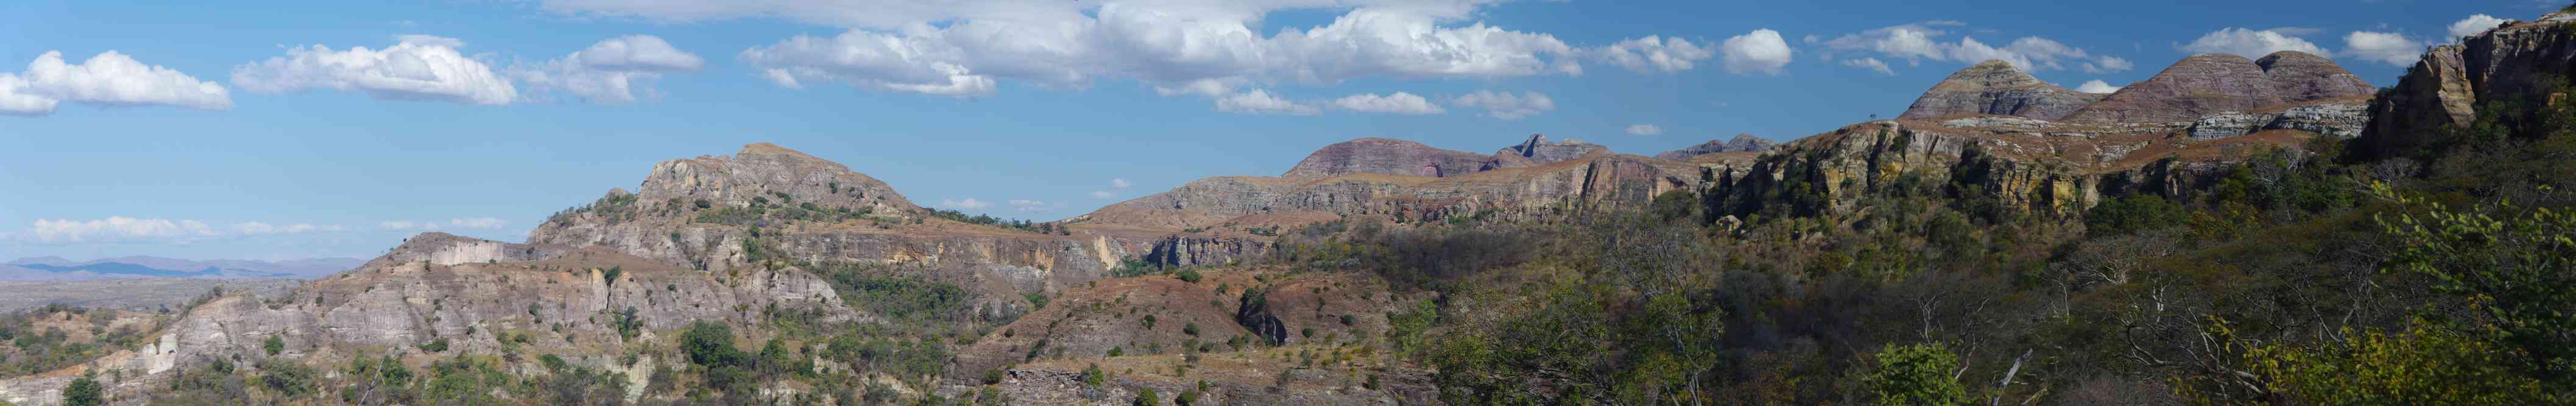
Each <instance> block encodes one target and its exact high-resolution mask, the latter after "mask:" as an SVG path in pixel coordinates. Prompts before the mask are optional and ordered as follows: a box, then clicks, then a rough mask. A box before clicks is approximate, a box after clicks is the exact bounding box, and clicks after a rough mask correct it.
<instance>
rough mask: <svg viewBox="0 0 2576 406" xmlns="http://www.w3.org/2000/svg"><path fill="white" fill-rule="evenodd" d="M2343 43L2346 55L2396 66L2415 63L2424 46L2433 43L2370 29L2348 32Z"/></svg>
mask: <svg viewBox="0 0 2576 406" xmlns="http://www.w3.org/2000/svg"><path fill="white" fill-rule="evenodd" d="M2343 44H2344V49H2343V55H2344V56H2345V57H2350V58H2360V59H2361V60H2364V61H2371V62H2379V63H2385V64H2389V65H2396V66H2407V65H2413V64H2415V60H2416V59H2417V57H2418V56H2422V55H2423V54H2424V48H2425V47H2428V46H2432V45H2433V43H2431V42H2425V41H2416V40H2413V39H2408V38H2406V35H2405V34H2399V33H2393V32H2370V31H2353V32H2352V33H2351V34H2346V35H2344V37H2343Z"/></svg>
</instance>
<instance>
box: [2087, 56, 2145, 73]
mask: <svg viewBox="0 0 2576 406" xmlns="http://www.w3.org/2000/svg"><path fill="white" fill-rule="evenodd" d="M2078 67H2080V68H2082V69H2084V71H2085V72H2087V73H2111V72H2120V71H2126V70H2130V69H2136V68H2137V67H2138V65H2137V64H2132V63H2129V60H2127V59H2120V57H2116V56H2110V55H2103V56H2099V57H2094V58H2093V60H2091V61H2086V62H2084V64H2083V65H2079V66H2078Z"/></svg>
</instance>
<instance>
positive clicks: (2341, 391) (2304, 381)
mask: <svg viewBox="0 0 2576 406" xmlns="http://www.w3.org/2000/svg"><path fill="white" fill-rule="evenodd" d="M2344 333H2345V335H2349V336H2352V337H2353V338H2351V339H2348V340H2343V341H2337V342H2327V343H2322V344H2319V345H2315V346H2292V345H2280V346H2265V347H2257V348H2254V349H2252V350H2250V351H2248V353H2247V355H2246V356H2247V358H2249V359H2250V360H2251V361H2252V362H2253V364H2254V368H2253V369H2254V370H2255V371H2256V372H2258V373H2260V374H2262V375H2264V376H2265V377H2268V378H2270V380H2269V388H2268V389H2270V390H2272V391H2275V392H2278V393H2280V394H2282V395H2284V396H2286V397H2288V398H2290V399H2294V400H2296V401H2297V403H2310V404H2324V405H2408V404H2411V405H2536V404H2564V403H2567V402H2568V401H2570V400H2571V399H2567V398H2565V397H2561V396H2560V395H2563V394H2552V393H2551V392H2550V391H2547V390H2543V389H2542V384H2541V382H2540V381H2539V380H2537V379H2534V378H2532V377H2530V376H2525V375H2523V374H2520V373H2519V371H2515V370H2514V366H2516V365H2518V364H2521V363H2522V360H2520V359H2518V358H2519V356H2520V354H2517V353H2515V352H2514V351H2511V350H2509V349H2507V348H2503V347H2501V346H2498V345H2497V344H2496V343H2494V342H2491V341H2489V340H2485V339H2481V338H2478V337H2475V336H2472V335H2469V334H2464V333H2461V332H2456V331H2451V330H2448V329H2444V328H2439V327H2437V326H2432V325H2431V324H2430V323H2422V322H2419V323H2415V324H2414V325H2412V326H2410V327H2409V328H2407V330H2406V331H2405V332H2404V333H2402V334H2387V333H2379V332H2359V333H2356V332H2353V331H2349V330H2347V331H2345V332H2344Z"/></svg>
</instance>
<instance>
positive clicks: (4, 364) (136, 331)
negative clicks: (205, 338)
mask: <svg viewBox="0 0 2576 406" xmlns="http://www.w3.org/2000/svg"><path fill="white" fill-rule="evenodd" d="M119 317H127V318H136V319H138V320H139V321H142V323H140V324H115V322H116V321H117V320H118V319H119ZM161 319H162V317H156V316H152V315H144V314H140V313H130V312H121V311H116V310H93V309H87V308H82V307H78V306H71V305H63V304H52V305H46V306H45V307H42V308H38V309H34V310H28V311H24V312H18V313H13V314H8V315H0V344H5V345H4V346H0V374H5V375H8V376H18V375H27V374H35V373H41V372H49V371H53V370H56V369H62V368H64V367H69V366H72V365H74V364H79V363H82V362H88V361H89V360H92V359H97V358H98V357H99V356H102V355H107V354H108V353H111V352H115V351H116V350H118V349H123V348H129V347H133V346H135V345H138V344H141V343H142V342H143V340H144V339H147V338H150V337H148V336H147V334H149V333H150V332H151V331H152V330H154V329H157V328H159V324H160V323H161ZM111 325H113V326H114V327H112V328H111V327H110V326H111ZM65 329H76V330H80V331H77V332H74V331H65Z"/></svg>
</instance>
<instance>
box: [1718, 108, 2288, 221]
mask: <svg viewBox="0 0 2576 406" xmlns="http://www.w3.org/2000/svg"><path fill="white" fill-rule="evenodd" d="M2193 128H2194V125H2193V124H2192V123H2163V124H2119V125H2085V124H2067V123H2050V122H2045V121H2037V120H2029V119H2015V118H2002V119H1997V118H1993V117H1986V118H1961V119H1951V120H1945V121H1930V120H1885V121H1875V122H1868V123H1861V124H1855V125H1852V126H1848V127H1843V128H1842V129H1839V130H1836V131H1834V132H1832V133H1826V134H1820V135H1817V136H1814V137H1809V138H1806V139H1801V140H1798V141H1794V142H1791V143H1788V144H1785V145H1782V146H1781V147H1780V148H1779V149H1778V150H1775V151H1774V152H1772V153H1770V154H1765V155H1763V156H1761V157H1760V158H1759V159H1757V160H1755V161H1754V162H1753V163H1751V164H1749V165H1748V167H1747V168H1744V169H1743V172H1741V175H1739V176H1731V177H1726V178H1723V179H1720V180H1719V181H1718V182H1717V184H1716V185H1715V186H1714V187H1713V188H1712V190H1711V191H1710V193H1709V195H1710V197H1709V201H1710V206H1711V208H1712V209H1714V211H1713V213H1715V214H1717V215H1734V216H1746V215H1752V214H1760V213H1771V215H1797V216H1814V215H1831V214H1844V213H1855V212H1857V211H1859V210H1864V209H1866V207H1865V206H1864V205H1863V203H1864V202H1865V200H1867V199H1869V198H1871V197H1902V196H1926V195H1930V196H1941V197H1944V198H1947V199H1954V200H1960V201H1966V202H1971V203H1975V202H1986V203H1991V204H1992V205H1993V206H1994V207H1997V208H1999V209H2001V210H2003V211H2005V212H2009V213H2057V214H2076V213H2080V212H2082V210H2084V209H2086V208H2090V207H2092V205H2094V204H2097V203H2100V201H2101V200H2102V199H2103V198H2104V197H2105V196H2117V195H2124V194H2130V193H2152V194H2161V195H2181V194H2186V193H2190V192H2192V191H2196V190H2200V189H2202V188H2203V186H2204V185H2205V184H2206V183H2208V182H2210V181H2211V180H2212V176H2214V175H2215V174H2217V173H2219V172H2221V171H2222V170H2224V169H2225V168H2227V167H2229V166H2230V165H2234V163H2236V162H2241V161H2242V160H2244V159H2245V158H2248V157H2250V156H2252V155H2253V154H2254V153H2257V152H2260V151H2261V150H2262V149H2264V148H2285V149H2293V148H2296V147H2297V146H2299V145H2302V144H2303V143H2305V142H2307V140H2308V139H2309V138H2313V137H2316V136H2318V135H2317V134H2316V133H2312V132H2308V131H2304V130H2299V129H2275V130H2252V131H2250V133H2245V134H2234V135H2228V136H2225V137H2213V138H2195V137H2193V136H2192V134H2193ZM2212 131H2215V130H2212ZM1978 204H1982V203H1978Z"/></svg>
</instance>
